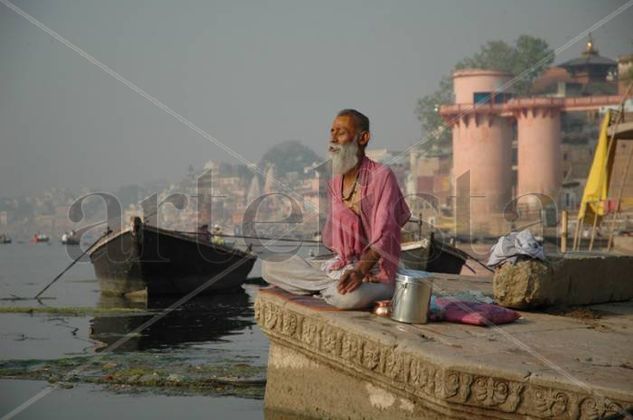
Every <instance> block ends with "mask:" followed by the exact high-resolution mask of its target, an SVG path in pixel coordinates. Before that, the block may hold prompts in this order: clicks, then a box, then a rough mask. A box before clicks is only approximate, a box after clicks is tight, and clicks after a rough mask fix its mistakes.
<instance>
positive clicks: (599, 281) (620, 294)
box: [493, 256, 633, 309]
mask: <svg viewBox="0 0 633 420" xmlns="http://www.w3.org/2000/svg"><path fill="white" fill-rule="evenodd" d="M493 294H494V298H495V301H496V302H497V303H499V304H500V305H503V306H506V307H508V308H515V309H530V308H539V307H547V306H570V305H591V304H597V303H608V302H619V301H626V300H630V299H633V257H630V256H573V257H565V258H552V259H548V260H547V261H545V262H542V261H538V260H525V261H519V262H517V263H516V264H511V263H506V264H504V265H503V266H501V267H500V268H498V269H497V271H496V273H495V275H494V278H493Z"/></svg>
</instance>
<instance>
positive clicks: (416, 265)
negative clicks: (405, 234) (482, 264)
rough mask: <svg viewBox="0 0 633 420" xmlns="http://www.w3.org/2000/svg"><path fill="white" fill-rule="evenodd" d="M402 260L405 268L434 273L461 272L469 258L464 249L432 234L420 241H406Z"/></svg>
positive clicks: (402, 247)
mask: <svg viewBox="0 0 633 420" xmlns="http://www.w3.org/2000/svg"><path fill="white" fill-rule="evenodd" d="M401 249H402V253H401V255H400V261H401V262H402V265H403V266H404V267H405V268H409V269H412V270H424V271H429V272H433V273H447V274H459V273H460V272H461V270H462V267H463V266H464V264H465V263H466V260H467V259H468V255H467V254H466V253H464V252H463V251H461V250H459V249H458V248H455V247H454V246H451V245H449V244H447V243H445V242H443V241H440V240H437V239H435V238H434V235H433V234H430V235H429V236H428V237H427V238H424V239H422V240H420V241H413V242H404V243H403V244H402V246H401Z"/></svg>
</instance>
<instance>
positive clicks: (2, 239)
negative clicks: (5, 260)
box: [0, 233, 11, 244]
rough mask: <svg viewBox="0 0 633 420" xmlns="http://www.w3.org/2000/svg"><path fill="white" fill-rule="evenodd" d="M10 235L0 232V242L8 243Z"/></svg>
mask: <svg viewBox="0 0 633 420" xmlns="http://www.w3.org/2000/svg"><path fill="white" fill-rule="evenodd" d="M10 243H11V237H10V236H9V235H7V234H6V233H3V234H0V244H10Z"/></svg>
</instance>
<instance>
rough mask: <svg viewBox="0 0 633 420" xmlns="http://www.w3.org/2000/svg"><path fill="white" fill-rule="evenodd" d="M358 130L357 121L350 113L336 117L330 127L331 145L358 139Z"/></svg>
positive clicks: (343, 143)
mask: <svg viewBox="0 0 633 420" xmlns="http://www.w3.org/2000/svg"><path fill="white" fill-rule="evenodd" d="M356 131H357V130H356V123H355V121H354V119H353V118H352V117H350V116H348V115H344V116H342V117H336V118H335V119H334V122H332V128H330V146H333V145H334V146H335V145H345V144H347V143H351V142H353V141H354V140H355V139H356ZM331 149H332V148H331V147H330V150H331Z"/></svg>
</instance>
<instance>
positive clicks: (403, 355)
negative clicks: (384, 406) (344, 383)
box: [255, 294, 633, 419]
mask: <svg viewBox="0 0 633 420" xmlns="http://www.w3.org/2000/svg"><path fill="white" fill-rule="evenodd" d="M295 309H296V308H295V307H294V306H293V305H286V304H284V303H283V302H281V301H278V299H271V298H270V297H269V296H267V295H265V294H260V295H259V296H258V297H257V300H256V302H255V319H256V321H257V323H258V324H259V326H260V327H261V328H262V330H263V331H264V332H265V333H266V334H267V335H268V336H269V337H270V339H271V340H272V341H273V342H274V343H276V344H277V345H280V346H283V347H285V348H287V349H289V350H291V351H297V352H300V353H302V354H303V355H305V356H307V357H308V358H309V359H310V360H314V361H317V362H320V363H323V364H325V365H328V366H330V367H332V368H333V369H335V370H336V371H339V372H342V373H344V374H346V375H348V376H352V377H355V378H358V380H360V381H368V382H369V383H373V384H376V385H377V386H380V387H382V388H385V389H388V390H389V391H390V392H394V393H396V394H398V395H400V396H401V397H402V398H406V399H407V401H408V400H412V401H420V402H421V403H424V404H425V405H427V406H428V404H434V405H436V406H440V407H445V408H447V409H448V410H449V412H450V410H455V412H460V413H463V411H464V409H466V410H473V413H477V415H479V416H483V415H485V414H482V413H492V412H496V413H498V414H497V415H501V416H502V417H505V415H509V416H510V417H515V416H517V417H523V416H531V417H535V418H570V419H572V418H573V419H576V418H581V419H585V418H593V417H596V416H604V415H608V414H613V413H616V412H618V410H622V408H624V407H627V406H630V405H632V404H633V397H632V401H629V402H624V401H614V400H610V399H609V398H607V397H604V396H603V397H596V396H594V395H589V394H583V393H581V392H578V391H576V390H574V388H573V387H570V386H566V384H565V383H562V382H561V383H560V386H559V387H551V386H549V387H545V386H542V385H539V384H538V381H534V380H530V379H523V380H517V379H516V378H510V377H503V376H502V375H501V372H500V375H499V376H493V375H488V374H486V375H484V374H482V373H480V372H478V370H479V369H478V368H477V366H472V367H470V368H469V367H468V366H465V367H463V368H462V367H460V368H459V369H457V368H455V367H453V366H451V365H450V364H447V365H446V366H442V365H440V364H439V363H437V361H433V360H431V359H426V358H424V357H423V356H422V355H420V354H412V353H411V352H407V351H406V350H402V349H400V348H399V347H398V346H395V345H393V344H387V343H385V342H381V341H380V340H379V339H377V338H376V337H375V336H371V335H370V334H367V335H365V334H363V333H362V331H363V330H362V329H361V328H358V329H356V330H351V329H350V328H343V327H340V326H337V325H332V323H331V322H328V320H327V319H326V318H325V317H322V316H320V315H319V313H318V312H314V315H312V314H310V313H309V311H308V310H306V309H305V308H301V309H300V310H295ZM504 413H505V414H504Z"/></svg>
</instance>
